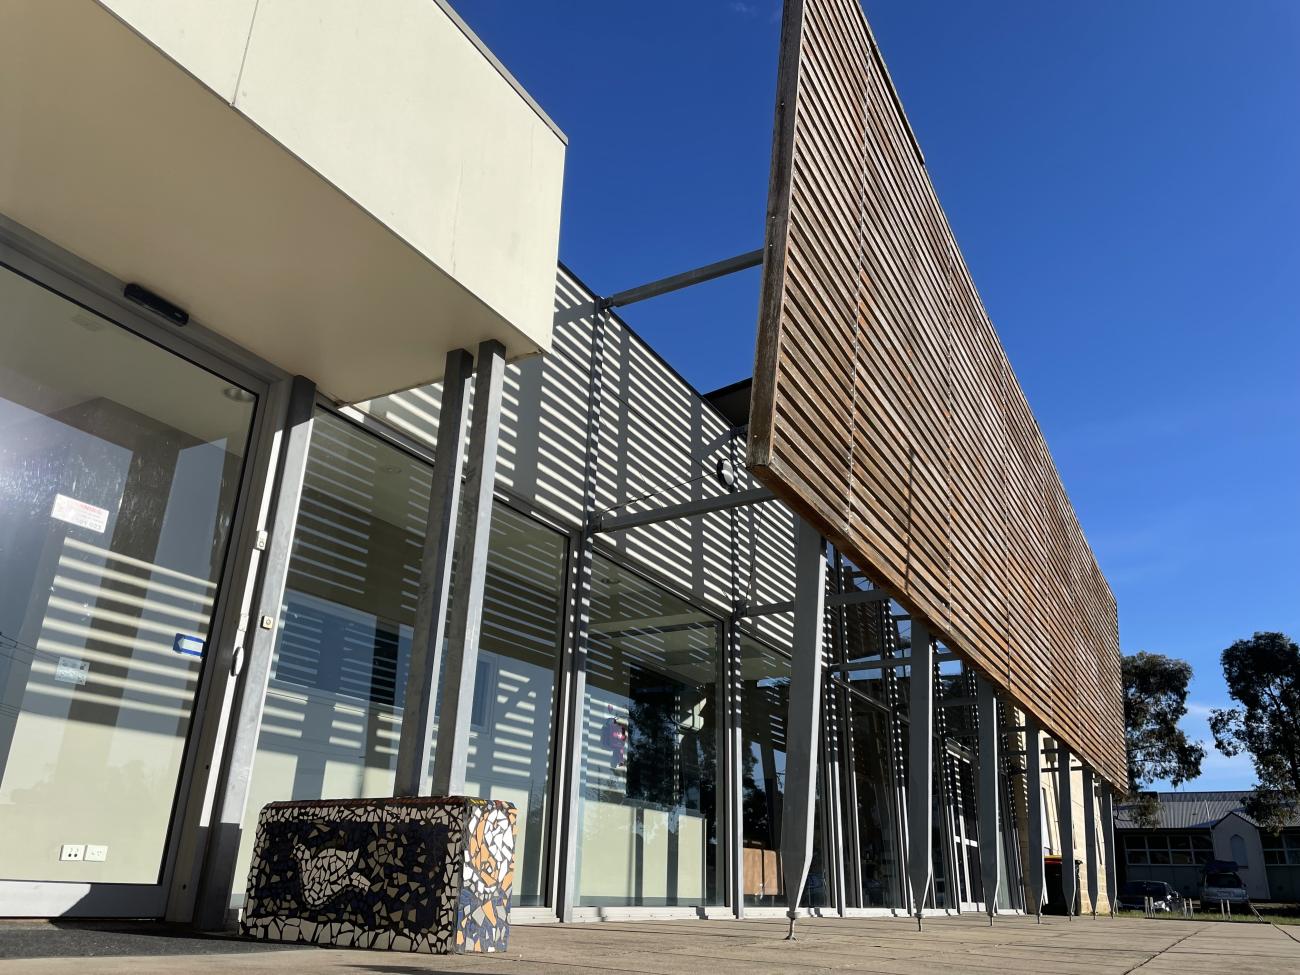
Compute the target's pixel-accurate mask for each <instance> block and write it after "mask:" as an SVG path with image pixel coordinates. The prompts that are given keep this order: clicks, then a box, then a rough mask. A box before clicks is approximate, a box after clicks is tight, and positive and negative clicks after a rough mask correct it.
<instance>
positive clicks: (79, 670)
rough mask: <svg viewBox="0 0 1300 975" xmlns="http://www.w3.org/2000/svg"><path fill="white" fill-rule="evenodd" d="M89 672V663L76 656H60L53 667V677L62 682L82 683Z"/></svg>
mask: <svg viewBox="0 0 1300 975" xmlns="http://www.w3.org/2000/svg"><path fill="white" fill-rule="evenodd" d="M89 673H90V664H89V663H87V662H86V661H85V660H78V659H77V658H76V657H60V658H59V663H58V666H57V667H55V668H54V679H55V680H57V681H62V682H63V683H64V684H84V683H86V675H87V674H89Z"/></svg>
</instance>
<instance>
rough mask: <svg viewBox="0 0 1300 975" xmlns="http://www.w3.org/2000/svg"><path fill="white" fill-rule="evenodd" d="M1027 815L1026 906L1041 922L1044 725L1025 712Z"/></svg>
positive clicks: (1044, 891)
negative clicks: (1027, 866)
mask: <svg viewBox="0 0 1300 975" xmlns="http://www.w3.org/2000/svg"><path fill="white" fill-rule="evenodd" d="M1025 806H1026V808H1025V815H1026V816H1028V817H1029V822H1028V823H1026V824H1025V825H1026V826H1027V827H1028V829H1029V849H1028V850H1027V851H1026V852H1027V854H1028V856H1029V870H1028V874H1027V877H1026V879H1027V880H1028V883H1027V884H1026V887H1028V890H1026V891H1025V894H1026V896H1027V897H1028V901H1027V902H1026V905H1025V909H1026V910H1027V911H1032V912H1033V913H1034V914H1035V915H1037V917H1038V921H1039V923H1040V924H1041V923H1042V920H1043V904H1045V903H1046V902H1047V884H1046V883H1045V880H1044V877H1043V849H1044V845H1045V844H1044V843H1043V727H1042V725H1040V724H1039V723H1038V722H1037V721H1036V720H1035V719H1034V718H1031V717H1029V716H1028V715H1026V716H1025Z"/></svg>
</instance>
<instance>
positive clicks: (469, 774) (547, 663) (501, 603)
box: [465, 505, 567, 907]
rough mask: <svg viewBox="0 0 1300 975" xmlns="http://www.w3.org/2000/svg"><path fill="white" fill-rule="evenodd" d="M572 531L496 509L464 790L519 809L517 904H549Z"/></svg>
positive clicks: (516, 847)
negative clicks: (558, 688) (554, 751)
mask: <svg viewBox="0 0 1300 975" xmlns="http://www.w3.org/2000/svg"><path fill="white" fill-rule="evenodd" d="M566 554H567V552H566V542H565V539H564V536H562V535H560V534H558V533H557V532H554V531H551V530H550V529H549V528H545V527H543V526H541V525H538V524H536V523H535V522H533V521H531V520H529V519H528V518H525V517H524V516H523V515H520V514H517V513H516V512H514V511H511V510H510V509H508V508H505V507H503V506H501V505H498V506H497V507H496V510H495V511H494V512H493V515H492V545H491V549H490V551H489V553H488V574H487V587H486V591H485V593H484V596H483V631H482V635H481V637H480V639H479V659H478V676H477V679H476V680H475V685H474V706H473V712H472V716H471V725H472V727H471V731H470V754H469V763H468V766H467V768H466V771H465V788H466V791H467V792H469V793H470V794H471V795H479V796H484V797H486V798H490V799H505V800H507V801H509V802H513V803H514V804H515V806H516V807H518V809H519V822H518V827H517V833H516V838H515V850H516V860H515V884H514V903H515V904H517V905H521V906H525V907H527V906H535V905H540V904H542V903H543V891H544V890H545V888H546V884H545V877H544V875H543V869H544V865H545V856H544V852H545V842H546V824H547V820H548V818H549V816H550V806H549V804H548V791H549V783H550V760H551V735H552V732H553V730H554V722H555V673H556V664H557V661H558V653H557V648H558V646H559V643H560V640H561V632H560V627H561V621H562V618H563V595H564V590H563V586H564V564H565V558H566Z"/></svg>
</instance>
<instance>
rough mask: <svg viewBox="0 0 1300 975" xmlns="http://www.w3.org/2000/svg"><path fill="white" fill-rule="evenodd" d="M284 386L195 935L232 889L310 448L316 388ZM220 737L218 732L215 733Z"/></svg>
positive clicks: (219, 917) (212, 920)
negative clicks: (270, 492)
mask: <svg viewBox="0 0 1300 975" xmlns="http://www.w3.org/2000/svg"><path fill="white" fill-rule="evenodd" d="M285 382H286V383H288V406H287V409H286V411H285V413H284V419H283V426H282V427H281V429H280V431H279V436H278V441H279V443H278V445H277V448H278V462H277V464H276V467H275V470H274V473H273V475H272V476H273V477H274V479H275V490H274V501H273V502H272V504H273V509H272V513H271V515H270V520H269V521H268V522H267V525H268V528H267V535H266V539H265V550H264V551H263V552H262V553H261V556H262V557H261V560H260V564H256V563H254V564H253V565H252V566H251V567H250V570H249V576H248V587H249V590H251V591H252V594H251V595H249V596H246V598H247V599H248V602H247V605H248V615H247V616H245V617H244V619H243V621H242V622H241V625H240V628H239V631H238V632H237V633H236V635H235V648H234V656H233V659H232V661H231V665H230V673H231V675H232V677H233V681H232V683H235V684H236V685H237V686H236V687H235V689H234V693H235V695H236V700H235V703H234V707H233V709H232V712H231V713H232V724H233V727H232V729H231V731H230V739H229V749H228V751H227V754H226V757H225V761H224V763H223V766H222V774H221V780H220V784H219V786H218V790H217V799H216V807H215V809H214V813H213V823H212V825H211V827H210V829H209V833H208V845H207V851H206V855H205V856H204V862H203V868H202V873H201V875H200V879H199V883H198V892H197V895H196V902H195V910H194V923H195V925H196V926H197V927H198V928H200V929H201V930H207V931H219V930H221V929H223V928H224V927H225V926H226V913H227V911H228V910H229V907H230V895H231V891H232V890H233V888H234V883H235V860H236V859H237V858H238V856H239V846H240V840H241V838H242V836H243V823H244V813H245V810H246V807H247V804H248V787H249V782H250V780H251V779H252V775H253V759H254V757H255V756H256V753H257V740H258V737H259V735H260V734H261V729H262V710H263V708H264V707H265V705H266V685H267V681H268V680H269V679H270V675H271V661H272V658H273V657H274V655H275V642H276V633H277V632H278V630H279V624H280V608H281V605H282V604H283V602H284V589H285V584H286V581H287V580H288V576H289V557H290V555H291V553H292V550H293V537H294V533H295V531H296V530H297V527H298V509H299V506H300V505H301V502H302V485H303V476H304V474H305V473H306V470H307V455H308V452H309V450H310V448H311V435H312V423H313V416H314V414H315V410H316V386H315V384H314V383H312V382H311V381H310V380H308V379H304V378H303V377H301V376H295V377H294V378H293V379H292V380H286V381H285ZM219 733H220V732H219Z"/></svg>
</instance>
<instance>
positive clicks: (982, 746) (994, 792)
mask: <svg viewBox="0 0 1300 975" xmlns="http://www.w3.org/2000/svg"><path fill="white" fill-rule="evenodd" d="M975 696H976V711H977V713H978V715H979V776H980V780H979V810H978V811H979V837H980V873H981V875H982V879H983V882H984V909H985V911H987V912H988V916H989V924H992V923H993V915H995V914H996V913H997V912H998V892H999V891H1000V890H1001V889H1002V828H1001V824H1000V822H999V811H1000V809H1001V803H1000V802H999V801H998V798H999V797H998V792H999V790H998V771H999V769H1000V768H1001V764H1002V763H1001V762H1000V761H999V759H998V752H999V751H1000V749H999V744H1000V739H1001V728H999V727H998V699H997V697H996V696H995V695H994V693H993V685H992V684H990V683H989V682H988V681H987V680H985V679H984V677H982V676H976V678H975Z"/></svg>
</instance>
